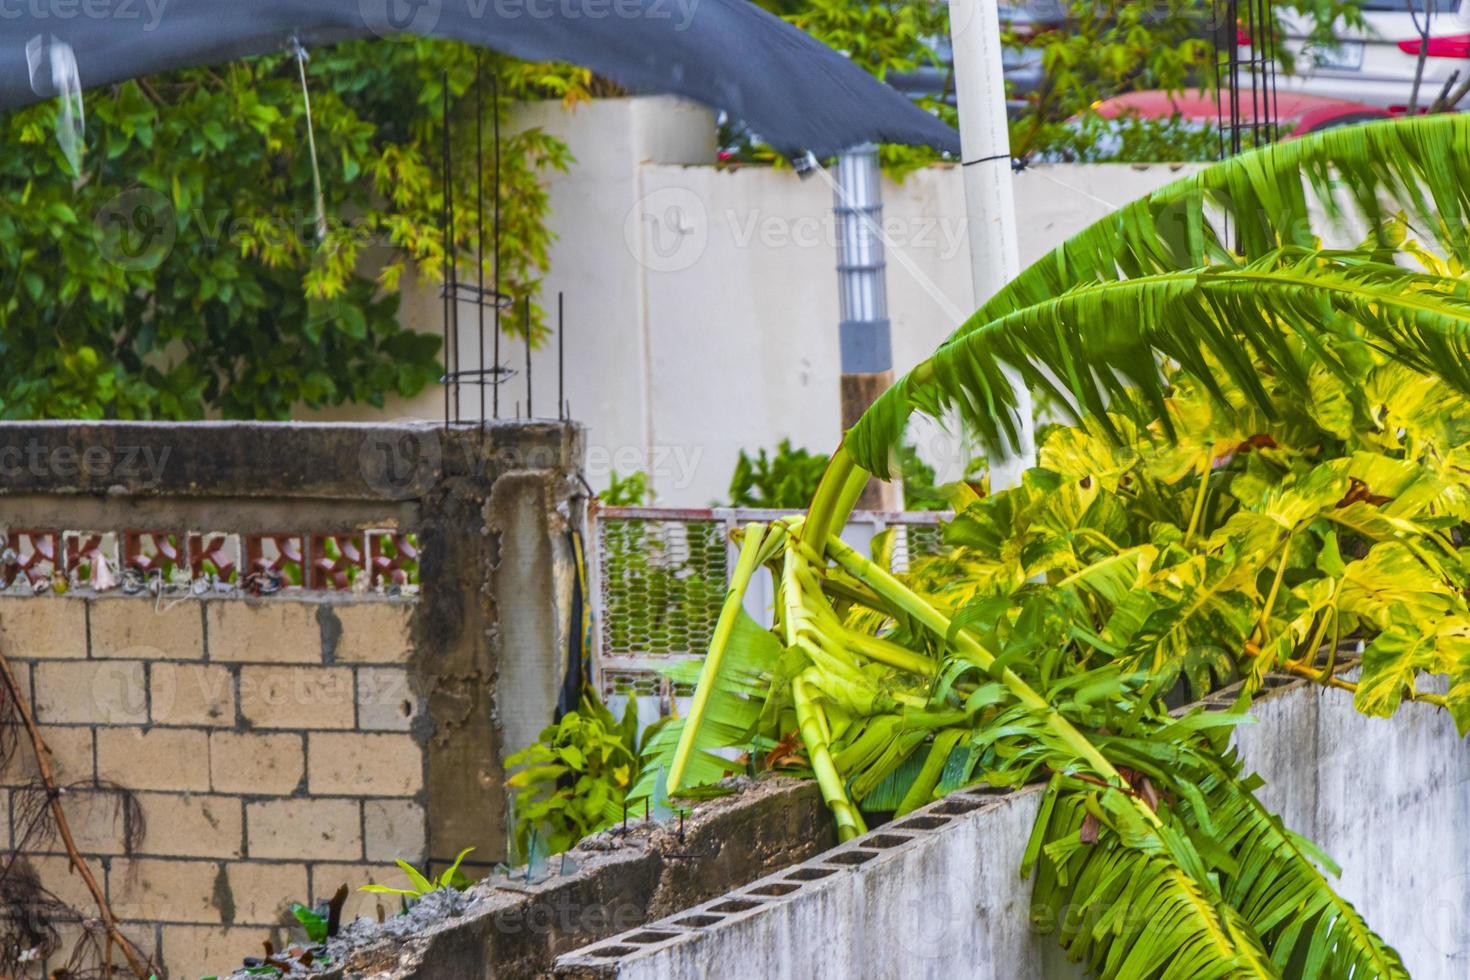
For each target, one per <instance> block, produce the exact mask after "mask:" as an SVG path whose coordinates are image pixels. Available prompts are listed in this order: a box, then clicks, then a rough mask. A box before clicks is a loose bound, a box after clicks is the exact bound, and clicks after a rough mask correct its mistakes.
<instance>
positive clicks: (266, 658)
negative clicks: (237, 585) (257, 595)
mask: <svg viewBox="0 0 1470 980" xmlns="http://www.w3.org/2000/svg"><path fill="white" fill-rule="evenodd" d="M330 608H331V607H330V606H326V605H323V604H321V603H316V602H292V601H291V600H289V599H282V598H279V597H272V598H267V599H261V600H258V601H256V600H246V599H212V600H210V601H209V602H207V603H205V610H206V619H207V621H208V624H209V659H210V660H212V661H216V662H220V661H231V662H245V663H268V664H275V663H299V664H320V663H326V662H330V660H331V658H332V654H333V653H334V652H335V648H336V637H335V627H334V626H332V625H330V624H331V620H330V618H329V617H330V615H331V613H330ZM323 610H327V612H325V613H324V612H323Z"/></svg>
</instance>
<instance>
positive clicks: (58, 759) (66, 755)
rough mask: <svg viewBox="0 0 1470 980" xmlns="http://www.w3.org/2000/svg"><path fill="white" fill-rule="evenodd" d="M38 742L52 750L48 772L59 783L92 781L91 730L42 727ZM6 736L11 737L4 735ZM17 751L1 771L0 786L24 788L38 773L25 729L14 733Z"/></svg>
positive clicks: (52, 726) (54, 726)
mask: <svg viewBox="0 0 1470 980" xmlns="http://www.w3.org/2000/svg"><path fill="white" fill-rule="evenodd" d="M40 727H41V739H42V741H44V742H45V743H46V747H47V748H48V749H50V750H51V769H52V772H53V773H55V775H56V778H57V779H58V780H60V781H62V782H67V783H71V782H77V781H79V780H88V779H91V778H92V774H93V772H94V768H93V757H92V729H90V728H73V727H60V726H56V725H42V726H40ZM7 737H10V736H9V735H7ZM14 737H15V738H16V739H18V741H17V743H16V751H15V753H14V754H13V755H12V756H11V760H10V762H9V763H8V764H7V765H6V766H5V767H4V768H3V769H0V785H3V786H24V785H27V784H28V783H30V782H32V781H33V780H34V779H35V778H36V777H37V775H38V774H39V772H38V770H37V768H36V756H35V753H34V752H33V751H32V749H31V742H30V738H29V737H28V736H27V735H26V733H25V731H24V729H21V730H18V731H16V732H15V734H14Z"/></svg>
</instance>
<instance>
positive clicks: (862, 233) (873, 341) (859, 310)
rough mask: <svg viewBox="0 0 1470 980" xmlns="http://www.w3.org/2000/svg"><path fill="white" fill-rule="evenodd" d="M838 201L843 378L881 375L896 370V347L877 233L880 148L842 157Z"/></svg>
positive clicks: (880, 193) (880, 211)
mask: <svg viewBox="0 0 1470 980" xmlns="http://www.w3.org/2000/svg"><path fill="white" fill-rule="evenodd" d="M832 198H833V201H832V211H833V213H834V214H835V215H836V217H837V290H838V297H839V299H840V301H841V312H842V322H841V323H840V324H839V325H838V328H837V329H838V331H839V332H840V334H841V341H842V373H843V374H880V373H882V372H884V371H889V370H892V369H893V345H892V342H891V340H890V338H889V327H888V285H887V281H886V274H885V268H886V265H887V263H886V261H885V259H884V257H883V240H882V239H881V238H879V237H878V235H877V234H876V232H875V230H874V229H877V228H881V227H883V189H882V186H881V185H880V183H879V168H878V148H877V147H876V146H874V145H873V144H871V143H866V144H864V145H862V146H859V147H857V148H856V149H852V150H848V151H847V152H846V153H843V154H842V155H841V156H839V157H838V158H837V187H836V189H835V190H834V191H833V194H832ZM870 222H871V223H870Z"/></svg>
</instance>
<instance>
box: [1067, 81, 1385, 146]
mask: <svg viewBox="0 0 1470 980" xmlns="http://www.w3.org/2000/svg"><path fill="white" fill-rule="evenodd" d="M1223 97H1224V98H1227V99H1228V98H1229V97H1230V96H1229V93H1228V92H1226V93H1224V95H1223ZM1220 106H1221V104H1220V103H1219V102H1217V101H1216V94H1215V93H1214V92H1207V91H1205V90H1203V89H1184V90H1183V91H1180V92H1160V91H1150V92H1129V93H1127V94H1125V95H1118V96H1114V97H1113V98H1111V99H1105V100H1104V101H1102V102H1099V103H1098V104H1097V105H1096V106H1094V107H1093V110H1094V111H1095V112H1096V113H1097V114H1098V115H1099V116H1102V117H1103V118H1104V119H1118V118H1120V117H1123V116H1130V115H1131V116H1136V117H1138V118H1140V119H1171V118H1173V117H1175V116H1178V117H1179V118H1181V119H1183V120H1186V121H1189V122H1197V123H1198V124H1199V125H1201V126H1214V125H1216V123H1217V122H1218V120H1219V118H1220V116H1219V113H1220ZM1263 108H1264V107H1263V104H1262V101H1258V100H1256V99H1252V98H1251V97H1250V94H1249V93H1243V94H1242V97H1241V99H1240V122H1241V125H1243V126H1248V125H1250V124H1251V123H1253V122H1254V121H1255V120H1256V118H1257V115H1258V114H1259V115H1261V116H1267V115H1269V117H1270V118H1272V119H1274V120H1275V122H1276V125H1277V127H1278V130H1279V134H1278V135H1279V137H1280V138H1281V139H1291V138H1293V137H1297V136H1304V135H1306V134H1307V133H1315V132H1317V131H1318V130H1322V129H1332V128H1333V127H1336V126H1349V125H1352V124H1353V123H1360V122H1368V121H1370V120H1373V119H1388V118H1390V117H1391V116H1392V115H1393V113H1391V112H1389V111H1388V110H1387V109H1384V108H1382V107H1380V106H1375V105H1368V104H1367V103H1364V102H1349V101H1347V100H1346V99H1330V98H1325V97H1323V96H1320V95H1308V94H1307V93H1305V92H1292V91H1278V92H1277V93H1276V97H1275V99H1274V100H1273V106H1272V108H1273V111H1272V112H1270V113H1266V112H1264V111H1262V110H1263ZM1226 115H1227V117H1228V115H1229V110H1228V109H1227V110H1226Z"/></svg>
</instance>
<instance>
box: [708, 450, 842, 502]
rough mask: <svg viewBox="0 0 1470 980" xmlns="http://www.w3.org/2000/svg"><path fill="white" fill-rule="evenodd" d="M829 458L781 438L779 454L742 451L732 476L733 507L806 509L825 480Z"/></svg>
mask: <svg viewBox="0 0 1470 980" xmlns="http://www.w3.org/2000/svg"><path fill="white" fill-rule="evenodd" d="M826 467H827V457H826V456H825V455H823V454H821V453H813V452H809V451H807V450H805V449H797V448H794V447H793V446H792V445H791V440H790V439H782V440H781V442H780V444H779V445H778V446H776V451H775V452H774V453H771V454H769V455H767V453H766V451H765V450H764V449H761V450H758V451H757V452H756V454H755V455H754V456H747V455H746V454H745V450H743V449H742V450H741V451H740V458H739V459H737V460H736V461H735V472H734V473H732V474H731V476H730V506H731V507H791V508H801V507H805V506H806V504H807V502H808V501H809V500H811V499H812V493H813V492H814V491H815V490H816V489H817V483H818V482H819V481H820V480H821V479H822V470H824V469H825V468H826Z"/></svg>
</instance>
